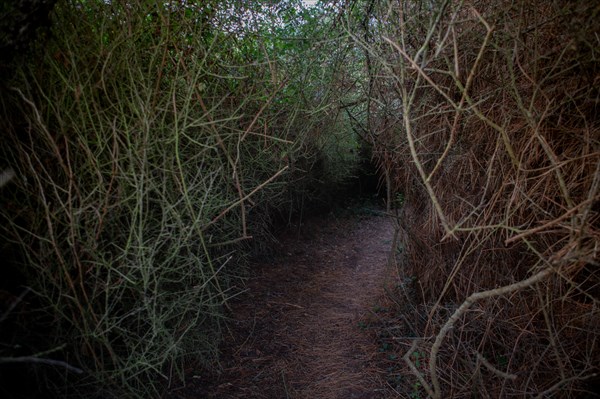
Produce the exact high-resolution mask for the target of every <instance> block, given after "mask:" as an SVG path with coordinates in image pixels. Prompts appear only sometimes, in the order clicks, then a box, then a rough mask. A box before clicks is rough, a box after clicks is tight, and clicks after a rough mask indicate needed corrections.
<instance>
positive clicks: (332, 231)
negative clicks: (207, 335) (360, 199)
mask: <svg viewBox="0 0 600 399" xmlns="http://www.w3.org/2000/svg"><path fill="white" fill-rule="evenodd" d="M302 231H303V233H302V234H300V237H298V236H297V235H296V234H289V235H288V236H286V237H283V238H282V239H281V242H280V246H281V248H280V255H278V256H277V257H276V258H275V259H272V260H271V261H270V262H265V263H263V264H259V265H256V266H255V267H256V276H255V277H253V278H252V279H251V281H249V284H248V292H247V293H246V294H245V295H244V296H243V298H241V300H240V301H239V302H237V303H235V304H233V308H232V309H233V316H232V317H233V319H234V322H233V323H232V324H233V327H232V329H231V331H230V332H229V333H228V334H226V337H225V340H226V345H225V348H224V355H223V361H222V366H223V372H222V373H221V374H220V375H218V376H210V377H209V376H199V379H202V380H203V381H201V382H200V381H199V382H200V384H199V385H201V386H202V388H201V389H200V390H199V391H198V390H196V393H197V394H200V395H201V396H200V397H215V398H340V399H341V398H344V399H351V398H360V399H375V398H381V397H383V394H382V393H381V392H382V391H381V388H382V386H383V385H385V383H384V382H383V381H382V380H381V379H382V378H383V377H382V373H381V372H380V371H379V370H378V369H377V367H376V366H375V359H374V358H375V356H376V355H377V350H378V348H377V344H376V341H375V339H373V337H372V336H371V335H370V334H369V332H368V331H366V330H365V328H364V326H365V325H366V322H365V319H366V318H367V317H368V316H369V314H370V311H371V309H372V308H373V306H374V305H375V304H376V303H377V299H378V298H379V297H380V296H381V295H382V292H383V285H384V282H385V280H386V276H387V275H388V273H389V268H388V267H387V254H388V252H389V249H390V242H391V240H392V236H393V227H392V224H391V223H390V221H389V220H388V219H386V218H384V217H380V216H373V215H368V216H366V215H363V216H360V217H358V218H357V217H356V216H353V217H347V218H342V219H336V218H327V219H322V220H317V219H314V220H311V221H309V222H307V224H306V225H305V226H303V229H302Z"/></svg>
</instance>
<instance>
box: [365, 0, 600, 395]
mask: <svg viewBox="0 0 600 399" xmlns="http://www.w3.org/2000/svg"><path fill="white" fill-rule="evenodd" d="M432 10H433V11H434V12H432ZM599 16H600V7H599V6H598V5H597V4H593V2H590V3H585V2H565V1H550V2H549V1H517V2H508V1H503V2H487V1H465V2H461V1H433V2H430V1H411V2H387V3H385V4H381V5H380V7H379V8H377V7H375V8H374V9H373V18H375V19H376V20H377V21H378V24H377V25H376V27H373V26H370V27H369V29H368V30H370V32H367V33H368V34H363V35H356V36H355V38H356V41H357V43H358V44H359V45H360V46H362V48H363V49H364V51H365V53H366V54H367V56H368V57H369V58H370V65H369V68H370V69H369V70H370V76H371V83H370V87H371V97H372V100H371V109H370V112H371V113H372V116H371V118H370V120H371V121H372V123H371V128H372V140H373V143H374V146H375V151H376V152H377V154H378V157H379V160H380V163H381V165H382V167H383V168H385V169H386V170H387V171H388V174H389V175H390V176H391V180H392V182H393V187H394V188H395V190H392V193H397V199H398V200H399V201H397V202H403V207H402V210H401V213H400V217H399V228H400V231H401V241H402V245H403V251H404V254H403V257H402V263H403V266H404V270H405V272H406V273H407V274H408V275H412V276H415V277H416V282H415V285H414V287H413V288H414V290H415V292H416V294H417V296H418V298H419V300H418V302H419V305H417V306H415V307H413V309H412V314H411V315H410V316H408V317H409V320H411V321H412V323H413V326H412V327H413V328H414V329H415V331H416V335H417V336H419V337H420V338H418V339H414V338H411V339H398V340H396V342H397V343H399V345H400V348H402V349H401V350H402V352H403V353H402V355H404V353H406V356H405V361H406V365H405V371H406V372H410V373H412V374H413V375H414V376H415V378H417V379H418V380H419V384H421V385H420V387H419V388H418V389H416V390H415V391H414V393H415V394H427V395H429V396H432V397H435V398H440V397H453V398H456V397H473V395H474V396H476V397H511V396H528V397H529V396H531V395H538V396H539V397H548V396H559V397H576V396H577V395H578V394H579V393H580V392H581V390H582V389H585V388H586V386H588V385H586V384H588V383H591V382H593V381H596V382H597V381H598V380H599V375H598V372H599V371H600V370H598V364H600V351H599V349H598V343H597V339H598V338H600V329H599V328H598V326H599V325H600V324H599V323H600V308H599V305H600V302H599V301H600V271H599V266H600V264H599V262H598V258H599V257H598V251H599V247H600V119H599V99H600V81H599V79H600V75H599V73H600V59H599V57H600V53H599V49H600V41H599V34H600V26H599V25H598V24H597V20H598V17H599ZM363 28H364V26H363ZM373 36H375V37H377V39H371V38H372V37H373ZM415 354H419V356H422V357H423V358H425V359H427V364H428V365H427V366H426V367H419V368H417V367H415ZM413 387H414V385H413Z"/></svg>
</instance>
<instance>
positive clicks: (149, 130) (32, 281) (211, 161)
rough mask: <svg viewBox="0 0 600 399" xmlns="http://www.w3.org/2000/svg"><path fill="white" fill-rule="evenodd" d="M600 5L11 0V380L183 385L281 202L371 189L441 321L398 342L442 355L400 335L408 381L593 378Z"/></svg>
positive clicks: (2, 390) (80, 387)
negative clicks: (413, 360)
mask: <svg viewBox="0 0 600 399" xmlns="http://www.w3.org/2000/svg"><path fill="white" fill-rule="evenodd" d="M598 17H600V6H598V5H597V4H594V2H589V4H588V2H570V1H562V0H554V1H546V0H544V1H542V0H540V1H537V0H536V1H531V0H518V1H508V0H507V1H496V2H489V1H477V0H474V1H459V0H456V1H455V0H405V1H403V0H400V1H392V0H389V1H385V0H382V1H376V0H332V1H320V2H318V3H317V5H315V6H307V5H304V4H303V2H302V1H300V0H281V1H276V2H266V1H265V2H263V1H241V0H208V1H142V0H139V1H138V0H131V1H128V0H114V1H105V0H10V1H5V2H3V3H2V4H1V5H0V113H1V114H0V134H1V135H2V145H1V146H0V173H1V175H0V202H1V208H0V218H1V221H0V237H1V241H0V255H1V256H2V259H3V266H2V269H1V270H0V396H2V397H15V398H21V397H23V398H25V397H28V398H31V397H48V396H49V395H53V396H60V397H81V396H85V397H93V396H94V395H95V396H96V397H99V398H100V397H102V398H108V397H140V398H146V397H158V396H160V395H161V394H163V393H164V392H167V391H168V390H169V389H171V388H173V387H174V386H177V385H178V384H181V382H182V381H184V380H185V378H186V374H185V370H186V367H187V365H189V364H195V365H197V367H214V366H215V364H216V363H215V361H216V360H217V358H218V348H219V342H220V340H221V336H222V334H221V333H222V329H223V316H224V307H225V305H226V303H227V301H228V299H229V298H231V297H232V296H235V295H236V293H237V291H236V290H238V291H239V289H240V287H242V285H243V283H242V281H243V280H244V279H245V278H246V277H248V276H250V275H251V274H252V270H251V268H249V267H248V257H249V254H250V253H251V252H252V251H257V250H258V251H260V250H261V248H262V249H264V248H267V247H268V246H269V245H271V243H272V242H273V240H274V238H273V227H274V226H276V225H278V224H281V223H287V222H289V221H290V220H291V219H292V218H294V217H297V216H298V215H303V214H305V213H306V212H310V211H311V210H312V211H317V210H323V209H329V207H331V206H332V204H335V203H342V202H344V201H345V200H346V199H347V198H348V197H352V196H355V195H372V194H374V193H378V194H379V195H380V196H382V197H384V198H385V201H386V203H387V204H388V207H389V209H391V210H393V209H395V212H396V215H397V218H396V219H395V220H396V228H397V232H398V234H399V237H400V246H399V247H398V248H390V250H391V251H395V252H397V253H400V252H401V253H402V254H401V256H400V259H399V260H400V262H399V267H400V268H401V274H402V275H405V276H411V277H412V279H411V281H412V284H413V288H414V289H415V291H416V292H419V295H418V299H417V300H418V302H419V303H417V304H415V305H414V306H413V307H412V311H414V315H413V316H414V317H413V318H412V319H414V320H415V324H414V326H412V328H413V329H414V333H415V334H416V336H418V337H421V338H420V339H419V340H418V341H414V339H413V340H412V341H408V343H407V344H406V347H404V346H402V345H401V344H399V345H400V348H402V350H403V351H406V349H407V348H408V347H411V348H414V347H413V346H411V344H413V342H414V344H415V345H417V347H418V350H419V351H420V352H419V353H424V354H426V356H427V357H428V359H429V361H428V368H427V369H426V370H425V369H423V370H418V369H416V368H414V367H412V368H411V367H410V365H409V364H407V363H404V362H403V360H398V366H397V370H399V371H398V372H399V373H402V374H403V375H406V376H409V377H407V378H406V381H407V382H406V384H409V385H410V384H414V383H418V384H420V385H419V386H420V387H421V388H420V389H421V394H422V395H424V396H431V397H435V398H441V397H462V396H468V395H474V397H508V396H519V397H523V396H527V397H529V396H531V395H533V394H536V395H537V394H539V395H541V396H552V395H555V396H557V397H577V396H578V395H580V394H583V393H582V392H584V390H585V389H586V387H588V386H589V385H587V384H589V383H590V381H591V382H592V383H593V382H594V381H599V378H598V373H599V372H600V370H598V365H599V364H600V352H599V350H598V346H597V343H596V341H597V340H598V338H600V337H599V335H600V331H599V329H598V325H600V324H599V322H600V317H599V316H600V312H599V300H600V272H599V271H598V268H599V263H598V258H599V256H598V248H599V247H600V229H599V219H600V208H599V204H600V119H599V118H598V115H599V107H600V105H599V98H600V83H599V76H600V75H599V74H600V62H599V59H600V56H599V49H600V42H599V40H600V39H599V37H600V26H599V25H598V24H597V20H598ZM476 293H481V294H476ZM473 294H476V295H475V296H472V295H473ZM461 304H463V306H460V305H461ZM398 350H399V353H398V354H399V356H398V359H402V357H403V356H404V353H403V352H402V353H401V352H400V349H398ZM457 359H460V360H457ZM21 381H30V383H27V384H22V383H21ZM448 381H453V382H452V384H450V383H448ZM398 389H402V387H398Z"/></svg>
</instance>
